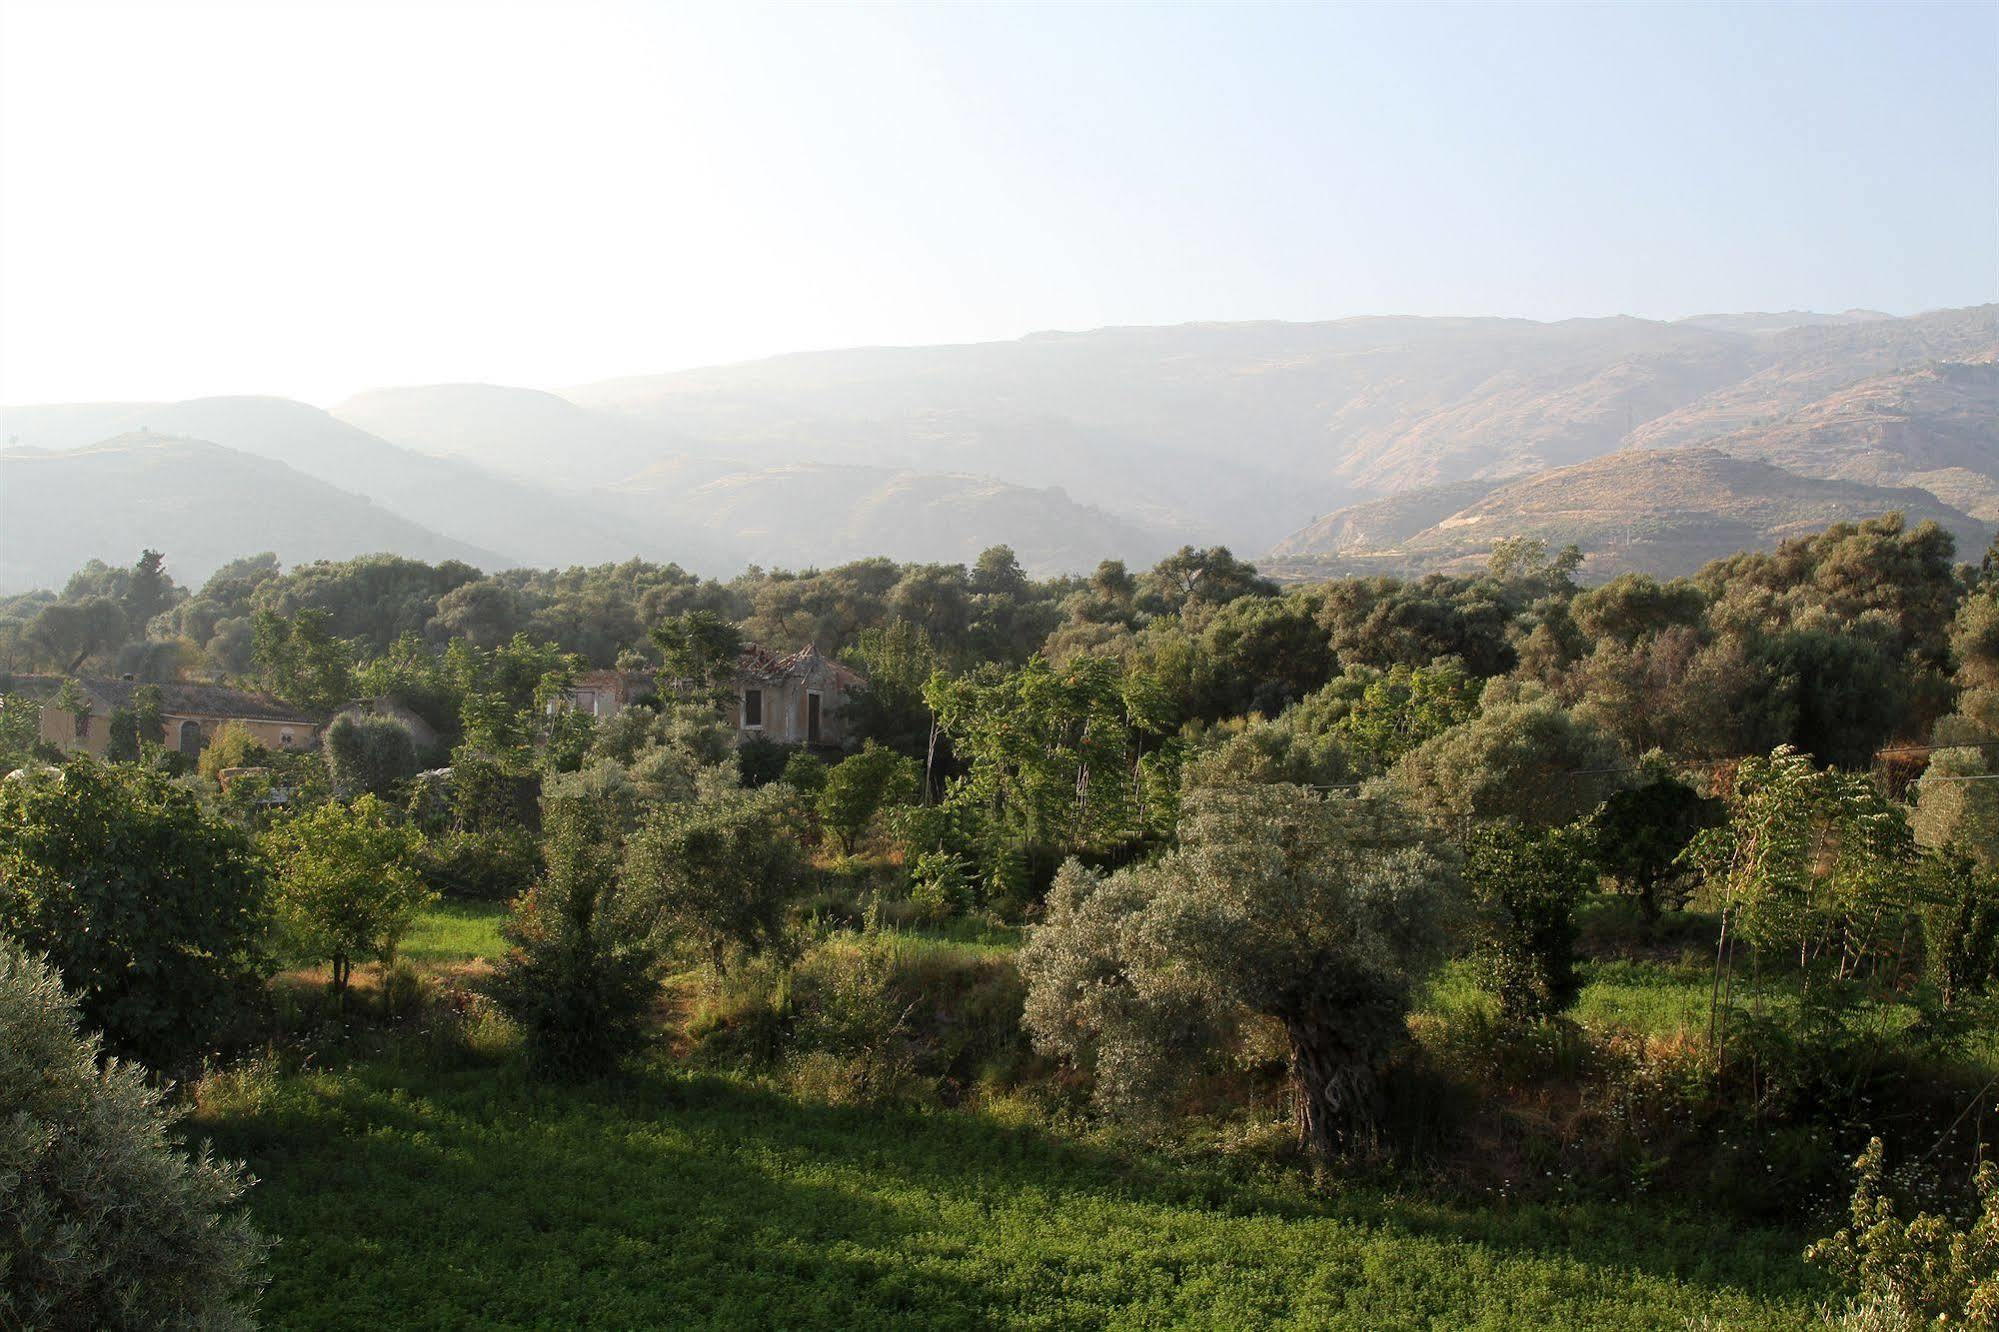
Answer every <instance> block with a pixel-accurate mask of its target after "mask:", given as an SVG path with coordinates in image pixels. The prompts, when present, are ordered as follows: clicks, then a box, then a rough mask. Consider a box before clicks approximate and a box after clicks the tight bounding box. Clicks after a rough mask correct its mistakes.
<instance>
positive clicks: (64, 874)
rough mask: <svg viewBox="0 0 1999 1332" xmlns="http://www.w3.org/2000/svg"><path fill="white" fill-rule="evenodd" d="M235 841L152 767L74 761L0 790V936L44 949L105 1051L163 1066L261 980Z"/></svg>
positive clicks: (254, 918)
mask: <svg viewBox="0 0 1999 1332" xmlns="http://www.w3.org/2000/svg"><path fill="white" fill-rule="evenodd" d="M268 896H269V884H268V881H267V879H266V877H265V873H264V868H263V865H262V863H261V862H260V861H259V859H258V858H257V856H256V854H255V852H254V851H253V849H252V847H251V845H250V841H249V838H248V836H247V835H246V834H245V833H243V832H242V831H241V830H240V829H238V828H236V827H234V826H233V825H231V824H229V823H226V822H224V821H223V820H221V819H218V818H216V817H214V816H212V815H210V814H208V813H206V812H204V810H203V809H202V807H201V805H200V803H199V802H198V801H197V799H196V798H195V795H194V793H193V792H191V791H189V790H188V789H186V788H185V787H182V786H178V785H175V784H174V783H172V782H170V781H168V780H167V779H166V778H165V777H164V776H162V775H160V774H159V773H157V772H154V771H152V770H151V769H147V768H141V767H136V766H131V765H125V764H118V765H111V764H101V763H95V762H92V761H90V760H88V759H76V760H74V761H72V762H70V763H67V764H64V765H63V766H62V767H61V768H59V769H56V770H53V771H48V772H38V773H33V774H31V775H29V776H26V777H24V778H22V779H20V780H10V781H6V782H0V933H4V934H7V935H10V936H12V937H13V938H14V939H15V940H17V941H19V942H20V943H21V944H23V945H24V946H26V947H28V948H30V949H33V950H36V951H38V952H43V953H46V954H47V955H48V957H49V960H50V961H51V962H53V963H54V964H55V965H56V966H57V967H58V968H60V969H61V971H62V973H63V976H64V978H65V979H66V980H67V981H68V983H69V985H70V986H71V987H72V989H74V991H75V992H76V993H77V996H78V998H79V1001H80V1002H81V1004H82V1008H83V1014H84V1017H85V1019H86V1020H87V1021H88V1022H89V1023H90V1025H91V1026H92V1027H94V1028H96V1029H97V1030H99V1031H101V1032H102V1033H103V1034H104V1039H105V1042H106V1044H107V1045H108V1046H109V1047H110V1048H111V1049H112V1050H113V1052H115V1053H118V1054H121V1055H129V1056H135V1057H137V1058H140V1059H143V1060H145V1061H146V1062H147V1063H148V1064H150V1065H152V1066H153V1067H154V1068H157V1069H162V1070H171V1069H176V1068H178V1067H180V1066H181V1064H182V1062H183V1061H185V1060H187V1059H188V1058H190V1057H195V1056H199V1055H200V1054H201V1053H202V1052H204V1051H206V1050H208V1049H211V1048H212V1043H213V1042H214V1041H215V1040H216V1039H217V1038H218V1037H219V1036H220V1035H221V1034H222V1032H223V1030H224V1028H225V1027H226V1026H227V1025H228V1023H229V1022H230V1021H231V1019H233V1018H234V1017H235V1015H236V1014H237V1013H238V1012H239V1010H240V1007H241V1005H242V1003H243V1002H244V1000H245V999H247V998H248V997H249V996H250V995H252V994H253V993H254V992H255V991H256V989H257V987H258V986H259V985H260V984H261V983H262V981H263V978H264V977H265V975H266V974H267V973H268V966H267V962H266V958H265V956H264V954H263V951H262V941H263V937H264V933H265V925H266V921H267V918H268V917H267V906H268Z"/></svg>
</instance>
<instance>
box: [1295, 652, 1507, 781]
mask: <svg viewBox="0 0 1999 1332" xmlns="http://www.w3.org/2000/svg"><path fill="white" fill-rule="evenodd" d="M1478 696H1479V683H1478V681H1476V680H1474V679H1473V678H1472V677H1471V676H1470V675H1468V674H1467V673H1466V672H1465V669H1464V667H1463V665H1461V664H1460V663H1459V662H1457V661H1455V660H1450V659H1446V660H1444V661H1439V662H1436V663H1434V664H1432V665H1428V666H1408V665H1404V664H1402V663H1397V664H1396V665H1394V666H1391V667H1389V668H1388V669H1387V670H1386V671H1382V670H1377V669H1375V668H1374V667H1372V666H1353V667H1349V668H1348V669H1347V670H1346V671H1345V672H1344V673H1343V674H1342V675H1341V676H1340V677H1339V678H1338V679H1336V680H1333V681H1332V682H1331V683H1330V684H1328V685H1327V686H1326V687H1325V688H1324V689H1322V690H1320V691H1319V692H1318V693H1316V694H1313V695H1312V696H1311V697H1309V698H1307V699H1305V700H1304V701H1303V702H1301V703H1299V705H1298V706H1297V707H1296V708H1294V709H1293V710H1292V711H1291V712H1289V713H1286V714H1285V716H1284V717H1283V719H1282V720H1283V721H1284V722H1285V723H1286V724H1287V725H1289V726H1291V727H1293V728H1294V729H1296V730H1299V731H1301V732H1304V733H1307V734H1318V735H1326V736H1331V737H1333V738H1334V739H1337V740H1338V741H1339V743H1340V746H1341V748H1342V749H1344V750H1345V751H1346V752H1347V753H1348V754H1350V755H1351V756H1352V757H1353V760H1354V762H1355V764H1356V766H1357V767H1358V768H1359V770H1360V771H1361V772H1363V773H1365V774H1366V775H1368V776H1375V775H1378V774H1380V773H1383V772H1386V771H1387V770H1388V769H1389V768H1390V767H1392V766H1394V764H1395V763H1396V761H1397V760H1399V759H1400V758H1401V757H1402V756H1403V755H1404V754H1407V753H1408V752H1409V751H1410V750H1412V749H1415V748H1416V747H1417V746H1419V745H1422V744H1424V743H1426V742H1428V741H1429V740H1431V739H1434V738H1435V737H1437V736H1439V735H1442V734H1443V733H1444V732H1445V731H1448V730H1450V729H1451V728H1452V727H1454V726H1461V725H1463V724H1464V723H1466V722H1468V721H1470V720H1471V719H1472V718H1473V717H1475V716H1477V715H1478Z"/></svg>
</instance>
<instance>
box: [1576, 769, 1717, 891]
mask: <svg viewBox="0 0 1999 1332" xmlns="http://www.w3.org/2000/svg"><path fill="white" fill-rule="evenodd" d="M1721 817H1722V804H1721V802H1720V801H1719V800H1714V799H1711V798H1709V797H1707V796H1704V795H1702V794H1701V793H1700V792H1698V791H1696V790H1694V788H1693V787H1691V786H1688V785H1687V784H1686V783H1685V782H1683V781H1680V780H1679V779H1678V778H1676V777H1673V776H1672V775H1671V774H1669V773H1664V772H1660V773H1657V774H1655V775H1654V776H1653V777H1652V778H1651V780H1649V781H1647V782H1645V783H1644V784H1643V785H1640V786H1632V787H1627V788H1626V789H1625V790H1622V791H1617V792H1614V793H1612V795H1611V797H1610V798H1609V799H1608V800H1606V801H1604V802H1603V804H1601V805H1599V806H1598V807H1597V809H1596V811H1595V812H1594V813H1593V814H1591V815H1590V816H1589V817H1588V818H1587V819H1586V820H1585V821H1584V822H1583V824H1582V825H1581V832H1582V836H1583V842H1584V845H1585V847H1586V848H1587V852H1588V855H1589V857H1590V859H1591V860H1592V861H1593V862H1595V865H1596V867H1597V868H1598V869H1599V870H1601V871H1602V872H1603V873H1604V874H1607V875H1609V876H1610V877H1611V879H1612V880H1614V881H1615V882H1616V884H1617V886H1618V887H1619V888H1620V889H1621V890H1623V891H1624V892H1627V893H1630V894H1631V895H1632V897H1634V898H1635V899H1637V902H1638V905H1639V908H1640V909H1641V910H1642V911H1643V912H1644V913H1645V919H1646V921H1647V922H1648V923H1654V924H1656V923H1657V921H1658V919H1659V915H1660V913H1661V911H1663V910H1664V909H1665V907H1667V906H1668V905H1677V902H1670V903H1669V902H1668V901H1667V900H1666V898H1667V895H1668V893H1669V891H1670V890H1671V889H1672V887H1673V885H1674V884H1675V882H1676V881H1678V880H1679V879H1681V878H1684V877H1685V876H1686V875H1687V874H1688V873H1690V871H1691V867H1690V866H1688V865H1687V863H1686V861H1685V860H1684V858H1683V856H1682V853H1683V852H1685V851H1686V849H1687V847H1688V846H1689V845H1691V844H1692V842H1693V839H1694V837H1695V836H1696V835H1697V834H1698V833H1699V832H1700V831H1701V830H1702V829H1703V828H1707V827H1710V826H1712V825H1713V824H1714V823H1716V822H1717V821H1719V820H1720V818H1721Z"/></svg>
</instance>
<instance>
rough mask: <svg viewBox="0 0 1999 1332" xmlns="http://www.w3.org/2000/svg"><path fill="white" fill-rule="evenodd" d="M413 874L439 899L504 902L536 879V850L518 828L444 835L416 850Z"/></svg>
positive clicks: (538, 862) (538, 870) (538, 851)
mask: <svg viewBox="0 0 1999 1332" xmlns="http://www.w3.org/2000/svg"><path fill="white" fill-rule="evenodd" d="M416 867H417V873H418V874H420V875H422V876H423V881H424V884H425V886H426V887H428V888H429V889H430V890H431V891H432V892H434V893H437V894H438V895H439V896H442V897H456V898H464V899H468V900H470V901H475V902H506V901H511V900H512V899H513V898H515V897H518V896H519V895H520V894H522V893H524V892H526V891H527V890H528V888H529V886H530V885H531V884H533V883H534V881H535V879H536V878H537V877H538V876H539V875H540V874H541V848H540V847H539V846H537V845H536V844H535V840H534V838H533V837H531V836H529V835H528V833H527V830H526V829H524V828H496V829H494V830H493V831H492V832H484V833H477V832H463V831H457V830H447V831H445V832H442V833H439V834H438V835H437V836H435V837H428V838H425V839H424V841H423V844H422V845H421V846H420V847H418V848H417V853H416Z"/></svg>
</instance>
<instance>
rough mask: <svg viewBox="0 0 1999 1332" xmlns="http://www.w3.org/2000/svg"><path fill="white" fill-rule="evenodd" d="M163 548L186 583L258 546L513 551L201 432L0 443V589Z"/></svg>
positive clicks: (482, 562)
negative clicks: (199, 436) (451, 534)
mask: <svg viewBox="0 0 1999 1332" xmlns="http://www.w3.org/2000/svg"><path fill="white" fill-rule="evenodd" d="M146 548H151V549H154V550H163V551H166V552H167V553H168V555H169V556H170V557H171V559H172V563H173V569H174V573H175V575H176V576H177V577H179V578H180V580H181V581H182V582H184V583H199V582H201V581H202V580H203V579H205V578H207V577H208V575H209V574H210V573H213V572H214V571H215V570H216V569H217V568H218V567H220V566H221V565H223V564H225V563H227V562H228V561H230V560H233V559H236V558H239V557H240V556H244V555H250V554H254V553H256V552H258V551H264V550H270V551H276V552H277V554H278V557H279V558H280V559H282V560H284V561H285V562H286V563H287V564H293V563H299V562H302V561H305V560H319V559H347V558H349V557H351V556H354V555H365V554H370V553H373V552H377V551H392V552H394V553H396V554H399V555H408V556H411V557H414V558H416V559H423V560H464V561H466V562H467V563H469V564H475V565H478V566H479V567H481V568H484V569H497V568H502V567H505V566H506V565H507V564H509V563H511V562H512V561H510V560H508V559H507V558H506V557H504V556H501V555H498V554H495V553H494V552H492V551H489V550H481V549H479V548H477V547H474V546H469V545H466V544H464V543H462V542H458V541H453V540H451V539H449V538H447V537H444V536H440V535H439V534H438V533H436V532H432V531H429V530H427V529H425V528H422V527H419V526H418V525H416V524H415V523H412V522H409V521H408V520H407V519H404V518H400V517H397V516H396V515H395V514H392V513H388V512H386V511H384V510H382V509H380V508H378V507H377V506H375V505H374V504H371V503H370V502H369V501H368V500H366V499H364V498H362V497H361V496H359V495H354V494H350V493H348V492H346V491H343V490H340V489H337V488H336V487H333V486H330V485H327V484H326V483H325V482H323V481H318V480H315V479H314V478H312V477H309V476H306V475H305V474H304V473H302V472H299V471H297V470H295V469H293V468H290V467H287V466H285V465H284V464H283V463H278V462H272V461H271V460H269V459H267V458H257V457H253V456H251V455H249V454H245V453H240V452H238V451H236V450H234V449H225V448H223V447H221V446H220V445H217V444H210V443H205V442H203V441H200V440H190V439H172V438H166V437H162V436H159V435H147V434H134V435H126V436H122V437H119V438H116V439H112V440H109V441H107V442H105V443H102V444H96V445H91V446H88V447H85V448H80V449H70V450H66V451H63V452H45V451H42V450H36V449H9V450H7V451H6V452H4V453H0V591H6V592H17V591H22V590H25V589H28V588H31V587H60V586H61V585H62V582H63V580H64V579H65V578H67V577H68V576H69V575H70V574H71V573H72V572H73V571H75V570H76V569H77V568H78V567H79V566H80V565H82V564H84V563H85V562H86V561H88V560H91V559H101V560H104V561H106V562H108V563H111V564H129V563H131V562H132V560H133V559H134V558H136V557H137V555H138V553H139V552H140V551H141V550H142V549H146Z"/></svg>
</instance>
